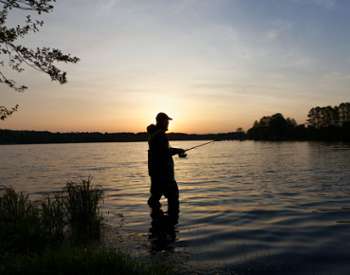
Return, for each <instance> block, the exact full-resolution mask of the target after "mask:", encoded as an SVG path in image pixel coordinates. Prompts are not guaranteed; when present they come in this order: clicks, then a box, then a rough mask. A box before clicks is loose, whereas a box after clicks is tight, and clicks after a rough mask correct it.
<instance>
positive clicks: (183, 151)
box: [178, 149, 187, 158]
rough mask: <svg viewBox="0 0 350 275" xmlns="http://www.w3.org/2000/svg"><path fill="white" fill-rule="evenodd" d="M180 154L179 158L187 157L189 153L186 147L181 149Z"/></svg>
mask: <svg viewBox="0 0 350 275" xmlns="http://www.w3.org/2000/svg"><path fill="white" fill-rule="evenodd" d="M178 156H179V158H185V157H187V154H186V152H185V150H184V149H179V153H178Z"/></svg>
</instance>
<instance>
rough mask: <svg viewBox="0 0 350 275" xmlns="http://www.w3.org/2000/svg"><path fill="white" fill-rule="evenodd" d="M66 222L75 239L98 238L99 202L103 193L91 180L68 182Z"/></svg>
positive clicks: (66, 190)
mask: <svg viewBox="0 0 350 275" xmlns="http://www.w3.org/2000/svg"><path fill="white" fill-rule="evenodd" d="M65 193H66V200H65V207H66V210H67V216H68V222H69V224H70V226H71V229H72V234H73V235H74V236H75V237H78V236H80V238H81V236H87V237H99V236H100V229H101V221H102V214H101V211H100V207H99V204H100V201H101V199H102V196H103V192H102V190H101V189H100V188H98V187H96V186H94V185H93V184H92V182H91V179H90V178H89V179H87V180H82V181H81V182H80V183H76V182H68V183H67V184H66V187H65Z"/></svg>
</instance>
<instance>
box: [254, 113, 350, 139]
mask: <svg viewBox="0 0 350 275" xmlns="http://www.w3.org/2000/svg"><path fill="white" fill-rule="evenodd" d="M247 138H248V139H253V140H316V141H350V122H348V121H347V122H343V123H342V126H335V125H331V126H327V127H319V128H316V127H314V126H311V125H308V126H307V127H306V126H305V125H304V124H302V125H297V123H296V121H295V120H294V119H291V118H284V116H283V115H282V114H280V113H277V114H274V115H272V116H265V117H263V118H261V119H260V120H259V121H255V123H254V126H253V127H252V128H250V129H249V130H248V131H247Z"/></svg>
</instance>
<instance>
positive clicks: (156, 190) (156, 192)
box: [148, 178, 162, 209]
mask: <svg viewBox="0 0 350 275" xmlns="http://www.w3.org/2000/svg"><path fill="white" fill-rule="evenodd" d="M160 187H161V185H160V181H158V180H155V179H153V178H151V190H150V192H151V196H150V198H149V199H148V205H149V207H151V208H152V209H159V208H160V207H161V204H160V202H159V200H160V198H161V197H162V190H161V188H160Z"/></svg>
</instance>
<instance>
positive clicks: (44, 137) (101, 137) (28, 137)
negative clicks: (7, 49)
mask: <svg viewBox="0 0 350 275" xmlns="http://www.w3.org/2000/svg"><path fill="white" fill-rule="evenodd" d="M168 137H169V139H170V140H214V139H215V140H242V139H244V138H245V134H244V133H243V132H230V133H219V134H184V133H169V134H168ZM134 141H147V133H145V132H141V133H99V132H93V133H88V132H77V133H76V132H73V133H53V132H47V131H17V130H1V129H0V144H40V143H83V142H134Z"/></svg>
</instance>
